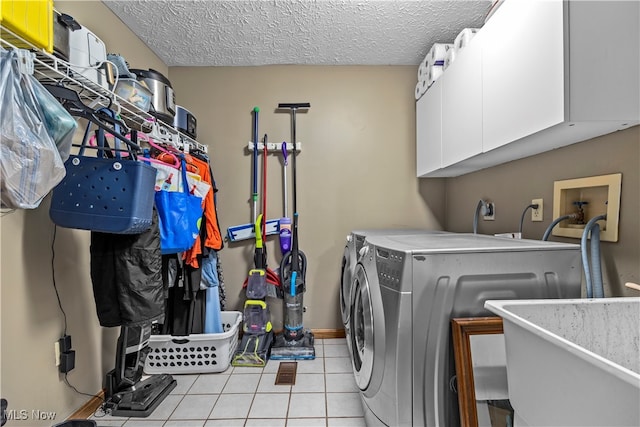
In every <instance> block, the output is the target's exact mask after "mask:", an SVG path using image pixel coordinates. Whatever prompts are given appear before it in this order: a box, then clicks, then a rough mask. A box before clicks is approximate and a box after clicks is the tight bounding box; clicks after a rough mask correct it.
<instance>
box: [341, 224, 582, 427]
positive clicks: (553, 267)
mask: <svg viewBox="0 0 640 427" xmlns="http://www.w3.org/2000/svg"><path fill="white" fill-rule="evenodd" d="M581 277H582V271H581V261H580V247H579V245H574V244H564V243H555V242H543V241H534V240H516V239H508V238H501V237H494V236H486V235H477V234H453V233H450V234H434V235H409V236H386V237H383V236H373V237H368V238H367V239H366V241H365V245H364V247H363V254H362V256H361V257H360V260H359V262H358V264H357V265H356V267H355V272H354V279H353V289H352V292H351V296H352V298H351V303H352V308H351V310H352V311H351V316H350V326H351V346H352V362H353V368H354V373H355V377H356V382H357V384H358V387H359V388H360V394H361V397H362V401H363V407H364V410H365V418H366V422H367V425H368V426H374V425H386V426H411V425H413V426H429V427H435V426H439V427H454V426H458V425H459V415H458V404H457V395H456V394H455V392H454V391H453V390H454V386H453V383H454V381H453V378H454V376H455V365H454V360H453V354H452V353H453V352H452V344H451V338H450V334H451V333H450V327H449V324H450V319H451V318H453V317H473V316H491V315H492V314H491V313H490V312H489V311H487V310H485V309H484V302H485V301H486V300H488V299H494V300H495V299H519V298H527V299H533V298H579V297H580V287H581Z"/></svg>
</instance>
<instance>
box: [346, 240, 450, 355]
mask: <svg viewBox="0 0 640 427" xmlns="http://www.w3.org/2000/svg"><path fill="white" fill-rule="evenodd" d="M436 233H444V231H435V230H421V229H369V230H353V231H352V232H351V233H350V234H349V235H347V242H346V244H345V247H344V254H343V255H342V265H341V279H340V314H341V315H342V323H343V324H344V329H345V333H346V336H347V344H348V347H349V351H351V341H350V340H349V334H350V322H349V320H350V317H351V284H352V282H353V272H354V270H355V268H356V263H357V262H358V257H359V255H358V254H359V252H360V250H361V249H362V246H363V245H364V241H365V239H366V238H367V237H371V236H407V235H419V234H436Z"/></svg>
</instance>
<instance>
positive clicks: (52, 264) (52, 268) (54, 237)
mask: <svg viewBox="0 0 640 427" xmlns="http://www.w3.org/2000/svg"><path fill="white" fill-rule="evenodd" d="M57 231H58V226H57V225H55V224H54V225H53V239H52V240H51V278H52V280H53V289H55V291H56V298H57V299H58V307H60V311H61V312H62V316H63V317H64V334H63V335H67V313H65V311H64V309H63V308H62V301H61V300H60V293H59V292H58V286H57V285H56V270H55V259H56V249H55V244H56V234H57ZM67 375H68V373H67V372H65V374H64V382H65V383H66V384H67V386H69V387H70V388H71V389H72V390H73V391H75V392H76V393H78V394H80V395H82V396H89V397H100V398H101V399H102V405H104V404H105V402H106V401H105V399H104V396H102V397H101V396H100V395H99V394H90V393H83V392H81V391H79V390H78V389H77V388H75V387H74V386H73V385H72V384H71V383H70V382H69V378H68V377H67ZM102 405H101V406H102Z"/></svg>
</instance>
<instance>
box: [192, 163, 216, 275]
mask: <svg viewBox="0 0 640 427" xmlns="http://www.w3.org/2000/svg"><path fill="white" fill-rule="evenodd" d="M185 157H186V156H185ZM189 157H191V159H190V163H192V164H194V165H195V166H196V167H197V169H198V175H200V177H201V178H202V180H203V181H204V182H206V183H207V184H209V185H211V191H209V192H208V193H207V195H206V196H205V198H204V216H205V224H206V238H205V241H204V246H205V247H207V248H210V249H214V250H216V251H219V250H220V249H222V246H223V242H222V235H221V234H220V228H219V226H218V216H217V212H216V206H215V201H214V197H213V196H214V193H215V191H216V189H215V188H214V185H213V179H212V177H211V170H210V169H209V164H208V163H207V162H205V161H203V160H200V159H198V158H196V157H194V156H189ZM201 246H202V245H201V243H200V237H198V238H197V239H196V242H195V244H194V245H193V247H192V248H191V249H189V250H188V251H186V252H184V254H183V256H182V258H183V259H184V260H185V261H186V262H187V264H189V265H190V266H192V267H195V268H197V267H199V265H198V260H197V258H196V256H197V255H200V254H201V253H202V250H201Z"/></svg>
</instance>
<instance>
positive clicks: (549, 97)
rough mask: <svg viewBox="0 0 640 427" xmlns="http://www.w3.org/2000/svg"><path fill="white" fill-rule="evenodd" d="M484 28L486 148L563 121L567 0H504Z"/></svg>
mask: <svg viewBox="0 0 640 427" xmlns="http://www.w3.org/2000/svg"><path fill="white" fill-rule="evenodd" d="M594 31H597V29H594ZM481 33H482V35H483V37H484V38H483V45H482V46H483V48H482V79H483V102H482V106H483V114H484V115H483V151H484V152H487V151H490V150H492V149H494V148H497V147H500V146H503V145H505V144H508V143H510V142H513V141H516V140H518V139H520V138H522V137H525V136H529V135H532V134H534V133H536V132H538V131H541V130H544V129H546V128H548V127H551V126H553V125H556V124H558V123H561V122H562V121H564V109H565V105H564V99H565V87H564V82H565V80H564V78H565V61H564V11H563V1H562V0H545V1H540V0H505V1H504V3H503V4H502V6H500V8H499V9H498V10H497V11H496V12H495V14H494V15H493V16H492V17H491V18H490V19H489V21H487V23H486V24H485V26H484V27H483V28H482V31H481Z"/></svg>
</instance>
